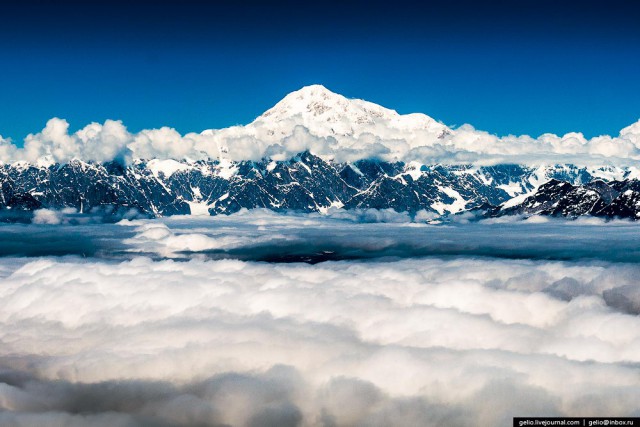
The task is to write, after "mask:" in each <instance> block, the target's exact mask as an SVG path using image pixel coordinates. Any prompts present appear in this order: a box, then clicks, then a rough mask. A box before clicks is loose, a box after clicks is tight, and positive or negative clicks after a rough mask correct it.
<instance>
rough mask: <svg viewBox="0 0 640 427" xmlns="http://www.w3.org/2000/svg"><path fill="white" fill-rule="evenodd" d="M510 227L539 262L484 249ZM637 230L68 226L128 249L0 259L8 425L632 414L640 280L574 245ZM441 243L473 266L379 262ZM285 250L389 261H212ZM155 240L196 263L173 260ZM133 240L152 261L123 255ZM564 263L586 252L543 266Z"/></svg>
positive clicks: (0, 395)
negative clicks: (338, 251)
mask: <svg viewBox="0 0 640 427" xmlns="http://www.w3.org/2000/svg"><path fill="white" fill-rule="evenodd" d="M12 227H17V226H12ZM55 227H63V229H64V230H65V233H67V232H68V231H69V230H70V228H69V226H65V225H57V226H53V225H46V224H40V225H31V226H23V228H22V232H21V234H20V236H28V235H29V233H30V231H29V230H35V231H34V233H35V235H37V236H41V237H42V236H43V232H44V231H47V230H49V231H50V230H55ZM64 227H67V228H64ZM501 229H506V230H507V231H506V232H505V234H496V233H498V231H499V230H501ZM310 230H315V231H310ZM516 230H517V231H518V233H519V234H520V236H521V237H520V240H519V241H512V242H511V245H513V246H514V247H515V246H521V245H522V242H530V243H528V246H527V245H525V246H527V247H526V248H525V250H524V252H523V253H522V254H524V253H527V252H528V253H530V254H531V256H530V258H531V259H520V260H515V259H500V258H492V257H486V256H484V257H479V256H478V255H487V251H486V245H487V242H488V241H500V242H504V241H508V240H510V238H513V237H515V236H516V235H517V233H516ZM594 230H600V231H601V233H599V234H601V235H602V234H604V235H606V239H604V238H603V239H602V240H598V239H599V238H598V237H596V236H595V235H597V234H598V233H595V232H594ZM12 231H13V229H9V230H8V231H5V232H7V233H9V234H11V233H12ZM99 233H102V234H101V235H100V234H99ZM633 233H634V232H633V231H632V229H631V228H629V226H628V225H625V224H622V223H618V224H615V225H608V224H583V225H572V226H567V225H559V224H555V223H552V222H551V223H545V224H522V223H520V224H519V225H517V226H516V225H513V224H511V225H510V224H500V225H497V226H492V225H491V224H485V225H478V224H465V225H454V226H446V227H445V226H439V227H435V226H429V225H426V224H425V225H422V224H416V223H411V222H392V223H385V224H379V223H363V222H362V221H361V219H359V218H331V217H321V216H320V215H307V216H303V215H298V216H296V215H290V216H282V215H280V216H279V215H275V214H273V213H267V212H251V213H248V212H242V213H241V214H240V215H236V216H230V217H225V218H217V217H216V218H215V219H207V220H196V221H194V220H190V219H187V218H171V219H168V220H166V221H163V222H158V221H141V220H134V221H123V222H122V223H121V224H119V225H114V224H112V225H101V226H99V227H98V226H92V225H85V226H80V228H79V230H78V231H77V234H79V235H86V234H96V235H99V236H104V238H105V239H106V240H108V241H112V240H122V239H126V240H127V241H126V242H123V244H122V245H121V246H119V247H118V248H113V249H112V250H111V252H110V254H111V255H110V256H107V257H102V258H100V257H98V256H97V254H96V256H94V257H93V258H91V257H90V258H84V257H64V258H51V257H45V258H1V259H0V278H1V282H0V284H1V285H0V424H2V425H17V426H40V425H52V426H68V425H78V426H103V425H104V426H107V425H108V426H193V425H200V426H222V425H235V426H270V425H273V426H348V425H367V426H387V425H427V426H428V425H434V426H436V425H459V426H466V425H469V426H471V425H473V426H476V425H481V426H494V425H505V424H508V423H510V422H511V418H512V417H513V416H526V415H546V416H553V415H570V416H603V415H604V416H638V415H640V412H638V407H637V402H638V400H639V399H640V380H639V379H638V373H639V371H638V366H640V318H639V317H638V316H637V313H638V311H639V310H640V309H639V307H640V291H639V290H640V286H639V285H638V283H637V280H636V279H637V276H638V274H639V273H640V272H639V271H638V270H639V268H640V267H638V264H636V263H621V262H607V261H606V260H605V259H606V257H599V256H596V258H600V260H598V261H593V260H592V258H593V254H594V252H590V253H585V252H584V249H581V248H583V247H584V246H594V245H597V244H599V242H601V241H606V240H609V241H613V242H614V243H612V244H614V245H615V244H618V243H619V241H620V240H622V239H625V238H626V239H627V240H629V241H633V242H635V241H637V239H635V238H634V234H633ZM636 233H637V231H636ZM132 234H133V236H132ZM12 235H13V236H14V237H13V239H14V240H16V238H15V234H12ZM230 236H236V238H235V240H230V239H229V238H230ZM321 236H325V237H324V239H321ZM624 236H626V237H624ZM21 238H27V237H21ZM225 239H227V240H225ZM445 239H447V240H448V241H449V244H450V245H451V246H450V247H455V246H456V245H458V246H462V247H464V242H465V241H466V242H468V246H467V252H466V256H458V257H451V256H446V257H425V258H415V253H420V251H419V249H420V247H421V246H416V247H415V249H417V252H414V254H413V256H411V257H407V258H398V257H397V256H396V257H389V255H397V254H398V248H405V251H406V253H411V252H413V251H414V246H413V245H414V243H415V242H424V241H429V240H433V241H434V242H435V243H433V245H432V246H431V247H432V248H434V247H436V246H438V245H441V244H443V242H444V241H445ZM47 240H50V239H49V238H47ZM255 240H257V241H258V243H256V242H255ZM99 241H100V239H97V240H96V242H99ZM292 244H293V245H297V247H301V245H306V246H307V247H308V250H311V251H312V252H318V251H323V250H324V249H331V248H340V247H342V248H344V249H345V250H346V251H348V252H346V253H348V254H350V255H353V254H354V253H355V254H357V253H358V252H357V249H358V248H360V250H361V252H360V253H366V252H367V251H369V252H371V251H373V252H376V251H377V254H378V255H379V256H380V257H381V258H379V259H368V260H359V261H357V260H348V261H347V260H342V261H330V262H322V263H318V264H310V263H268V262H255V261H243V260H241V259H215V257H208V256H206V255H207V254H212V253H216V252H215V251H227V252H226V253H225V256H226V257H227V258H229V257H236V258H242V256H241V255H242V253H243V252H242V251H241V249H243V248H244V250H245V253H251V254H253V255H252V256H254V257H257V256H259V255H256V250H257V249H256V248H262V249H259V250H258V252H260V251H263V253H266V252H265V251H270V252H271V254H272V256H275V255H280V254H282V252H283V251H286V250H287V248H288V247H289V246H287V245H292ZM96 245H98V246H99V243H96ZM163 245H164V246H166V247H169V249H170V250H171V251H174V252H176V251H177V252H182V254H183V255H185V253H187V252H189V251H196V252H199V253H197V254H190V255H189V256H185V257H184V259H182V260H171V259H166V258H163V257H162V256H159V255H161V254H160V251H159V250H157V248H158V247H160V246H163ZM502 245H503V247H509V244H507V243H502ZM629 245H630V244H629ZM127 246H128V251H129V253H132V252H133V253H139V254H140V253H145V254H147V255H149V253H151V254H152V255H153V256H152V257H147V256H135V257H133V258H130V259H127V258H122V256H118V255H117V254H123V253H126V252H127ZM422 247H427V246H424V245H423V246H422ZM483 247H484V248H483ZM629 247H630V246H629ZM407 248H409V249H407ZM544 248H546V249H544ZM623 249H624V248H623ZM495 250H496V251H498V249H495ZM571 250H574V252H575V253H577V254H578V255H579V257H578V258H579V259H577V260H574V261H549V260H547V259H543V258H544V257H545V256H546V257H550V256H551V257H553V256H557V257H558V258H563V257H564V256H565V254H566V253H568V252H570V251H571ZM601 251H602V253H606V252H610V247H603V248H602V249H601ZM423 254H424V252H423ZM432 254H433V252H432ZM536 254H537V255H536ZM544 254H546V255H544ZM236 255H238V256H236ZM363 258H367V257H366V256H363Z"/></svg>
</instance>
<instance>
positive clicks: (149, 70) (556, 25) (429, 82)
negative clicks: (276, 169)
mask: <svg viewBox="0 0 640 427" xmlns="http://www.w3.org/2000/svg"><path fill="white" fill-rule="evenodd" d="M302 3H303V2H293V1H288V2H278V3H275V2H274V3H273V4H266V2H264V3H259V2H242V3H241V2H233V1H218V2H197V1H182V2H169V1H164V2H163V1H156V2H150V1H134V0H130V1H128V2H123V1H118V0H115V1H114V0H111V1H103V0H98V1H93V2H80V1H76V2H74V1H66V2H65V1H62V2H52V1H44V0H41V1H34V0H27V1H22V2H18V1H16V2H14V3H13V4H7V2H3V3H2V4H1V5H0V135H2V136H4V137H11V138H12V139H14V141H16V142H21V140H22V138H24V136H26V134H27V133H30V132H37V131H39V130H40V129H42V127H43V126H44V124H45V122H46V120H48V119H49V118H51V117H54V116H57V117H61V118H66V119H67V120H68V121H69V122H71V126H72V129H77V128H80V127H82V126H84V125H86V124H87V123H89V122H91V121H99V122H102V121H104V120H105V119H109V118H110V119H120V120H123V122H124V123H125V125H127V126H128V128H129V130H131V131H138V130H140V129H143V128H153V127H160V126H172V127H175V128H176V129H178V130H179V131H180V132H182V133H186V132H189V131H201V130H203V129H207V128H219V127H225V126H229V125H233V124H239V123H240V124H243V123H248V122H250V121H251V120H253V119H254V118H255V117H256V116H257V115H259V114H261V113H262V112H263V111H264V110H266V109H267V108H269V107H271V106H272V105H273V104H274V103H276V102H277V101H278V100H279V99H281V98H282V97H283V96H284V95H286V94H287V93H288V92H290V91H293V90H296V89H299V88H300V87H302V86H304V85H308V84H313V83H320V84H323V85H325V86H326V87H328V88H329V89H331V90H333V91H335V92H338V93H342V94H343V95H345V96H347V97H357V98H363V99H367V100H370V101H373V102H376V103H379V104H382V105H384V106H386V107H389V108H393V109H396V110H398V111H399V112H400V113H409V112H416V111H418V112H424V113H426V114H428V115H430V116H432V117H434V118H436V119H437V120H441V121H443V122H444V123H445V124H447V125H461V124H463V123H471V124H472V125H474V126H475V127H476V128H479V129H484V130H487V131H489V132H491V133H496V134H499V135H505V134H509V133H513V134H530V135H534V136H537V135H539V134H540V133H543V132H554V133H558V134H563V133H565V132H568V131H582V132H584V133H585V135H587V136H589V137H590V136H595V135H599V134H604V133H608V134H617V132H618V131H619V130H620V129H621V128H622V127H624V126H626V125H629V124H631V123H633V122H635V121H636V120H638V119H639V118H640V78H639V76H640V28H639V26H638V24H637V23H638V22H639V20H640V15H639V13H638V10H639V8H638V7H636V6H634V2H631V1H629V2H623V1H615V0H614V1H607V2H604V1H602V2H590V1H582V2H562V1H559V0H558V1H555V2H550V1H541V0H536V1H526V0H522V1H517V0H514V1H509V2H497V1H494V2H484V3H482V4H477V3H480V2H469V1H448V2H423V3H421V4H420V5H419V6H418V5H415V4H413V3H414V2H404V1H402V0H399V1H393V2H391V1H389V2H384V3H381V2H365V1H360V2H348V3H343V4H341V3H334V2H327V1H325V2H319V1H318V2H314V3H311V2H304V4H302ZM573 3H576V4H573Z"/></svg>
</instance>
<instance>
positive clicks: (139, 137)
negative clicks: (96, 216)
mask: <svg viewBox="0 0 640 427" xmlns="http://www.w3.org/2000/svg"><path fill="white" fill-rule="evenodd" d="M425 117H426V116H425ZM298 122H299V118H297V117H294V118H291V119H289V120H284V121H282V122H278V123H277V124H275V125H274V124H272V123H271V124H269V123H267V124H265V123H264V122H263V121H262V120H259V119H258V120H256V121H254V122H253V123H251V124H249V125H246V126H233V127H230V128H225V129H220V130H209V131H205V132H202V133H193V132H192V133H187V134H185V135H181V134H180V133H179V132H177V131H176V130H175V129H172V128H169V127H162V128H160V129H146V130H142V131H140V132H137V133H131V132H129V131H128V130H127V128H126V127H125V125H124V124H123V123H122V122H121V121H116V120H107V121H105V122H104V123H102V124H100V123H91V124H89V125H87V126H85V127H84V128H82V129H80V130H78V131H76V132H70V131H69V123H68V122H67V121H66V120H63V119H60V118H52V119H51V120H49V121H48V122H47V124H46V126H45V128H44V129H43V130H42V131H41V132H38V133H34V134H29V135H28V136H27V137H26V138H25V140H24V144H22V145H23V147H20V148H19V147H18V146H17V145H16V144H15V143H14V142H12V141H11V140H9V139H3V138H2V137H1V136H0V161H1V162H4V163H11V162H15V161H28V162H32V163H43V164H48V163H52V162H58V163H64V162H68V161H69V160H71V159H81V160H85V161H97V162H104V161H110V160H114V159H115V160H118V161H121V162H124V163H129V162H131V161H133V160H134V159H176V160H183V159H188V160H200V159H214V160H216V159H219V158H220V157H221V155H222V156H223V157H224V158H227V159H231V160H256V161H257V160H261V159H263V158H272V159H274V160H288V159H290V158H291V157H292V156H294V155H295V154H298V153H300V152H303V151H305V150H309V151H311V152H312V153H314V154H316V155H319V156H321V157H323V158H325V159H330V160H335V161H338V162H351V161H355V160H359V159H371V158H374V159H380V160H384V161H404V162H409V161H418V162H422V163H424V164H434V163H476V164H498V163H519V164H542V163H573V164H581V165H596V166H601V165H605V164H613V165H618V166H630V165H634V164H635V163H637V161H638V160H640V121H638V122H636V123H633V124H631V125H630V126H628V127H626V128H624V129H622V130H621V131H620V134H619V135H617V136H609V135H603V136H597V137H594V138H591V139H587V138H585V137H584V135H583V134H581V133H579V132H572V133H568V134H566V135H563V136H558V135H554V134H549V133H547V134H543V135H541V136H539V137H537V138H533V137H530V136H527V135H523V136H513V135H509V136H504V137H499V136H496V135H492V134H490V133H488V132H484V131H480V130H476V129H474V128H473V127H472V126H471V125H463V126H460V127H459V128H457V129H455V130H453V131H452V132H451V133H450V134H449V135H446V136H445V137H442V133H441V132H435V131H432V130H428V129H422V130H421V129H412V128H409V129H403V128H397V127H393V126H392V125H391V124H387V123H374V124H363V125H361V130H360V131H359V132H358V133H357V134H355V133H354V134H345V135H335V136H326V135H318V134H316V133H314V132H313V131H311V130H309V128H307V127H305V126H303V125H300V124H299V123H298ZM274 127H275V129H276V130H277V133H274V132H276V131H274ZM223 153H224V154H223Z"/></svg>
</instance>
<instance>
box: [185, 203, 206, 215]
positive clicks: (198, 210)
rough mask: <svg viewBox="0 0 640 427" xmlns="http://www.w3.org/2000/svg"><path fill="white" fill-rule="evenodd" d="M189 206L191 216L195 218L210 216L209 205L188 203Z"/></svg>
mask: <svg viewBox="0 0 640 427" xmlns="http://www.w3.org/2000/svg"><path fill="white" fill-rule="evenodd" d="M187 203H188V204H189V208H190V209H191V215H193V216H203V215H207V216H208V215H209V204H207V203H205V202H187Z"/></svg>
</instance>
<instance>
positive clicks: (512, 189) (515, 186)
mask: <svg viewBox="0 0 640 427" xmlns="http://www.w3.org/2000/svg"><path fill="white" fill-rule="evenodd" d="M496 188H499V189H501V190H504V191H505V192H506V193H507V194H508V195H510V196H511V197H515V196H517V195H519V194H520V193H522V185H521V184H520V183H518V182H509V183H508V184H500V185H497V186H496Z"/></svg>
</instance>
